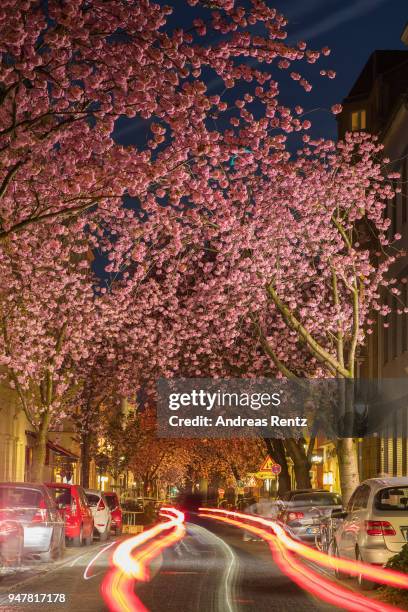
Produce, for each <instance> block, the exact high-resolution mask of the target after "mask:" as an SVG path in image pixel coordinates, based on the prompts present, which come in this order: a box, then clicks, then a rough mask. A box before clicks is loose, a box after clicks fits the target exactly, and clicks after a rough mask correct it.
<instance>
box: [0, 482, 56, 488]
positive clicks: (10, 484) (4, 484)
mask: <svg viewBox="0 0 408 612" xmlns="http://www.w3.org/2000/svg"><path fill="white" fill-rule="evenodd" d="M0 487H20V488H22V489H40V490H43V489H44V488H45V484H43V483H41V482H0Z"/></svg>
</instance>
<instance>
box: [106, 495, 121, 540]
mask: <svg viewBox="0 0 408 612" xmlns="http://www.w3.org/2000/svg"><path fill="white" fill-rule="evenodd" d="M103 494H104V496H105V497H106V501H107V502H108V506H109V510H110V513H111V517H112V523H111V529H112V531H114V532H115V534H116V535H120V534H121V533H122V508H121V507H120V503H119V499H118V496H117V494H116V493H115V492H114V491H109V492H108V493H106V492H105V491H104V492H103Z"/></svg>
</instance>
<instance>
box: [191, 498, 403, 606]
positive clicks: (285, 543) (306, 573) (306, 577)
mask: <svg viewBox="0 0 408 612" xmlns="http://www.w3.org/2000/svg"><path fill="white" fill-rule="evenodd" d="M199 516H203V517H207V518H213V519H216V520H219V521H222V522H224V523H228V524H230V525H233V526H235V527H239V528H241V529H245V530H246V531H251V532H252V533H254V534H256V535H258V536H260V537H261V538H263V539H264V540H266V541H267V542H268V544H269V546H270V548H271V552H272V555H273V558H274V561H275V563H276V564H277V565H278V567H279V568H280V569H281V571H282V572H283V573H285V574H286V575H287V576H288V577H289V578H290V579H291V580H293V581H294V582H295V583H296V584H298V585H299V586H301V587H302V588H303V589H305V590H307V591H309V592H310V593H311V594H313V595H314V596H316V597H319V598H320V599H323V600H325V601H327V602H329V603H330V604H333V605H336V606H339V607H342V608H344V609H346V610H353V611H357V610H373V611H381V612H387V611H391V610H393V611H394V612H395V611H396V610H399V608H396V607H394V606H389V605H387V604H385V603H382V602H378V601H374V600H372V599H369V598H367V597H364V596H363V595H360V594H358V593H355V592H352V591H350V590H348V589H345V588H343V587H341V586H339V585H337V584H336V583H335V582H332V581H330V580H328V579H326V578H324V577H323V576H321V575H320V574H319V573H317V572H315V571H313V570H312V569H311V568H310V567H308V566H307V565H305V564H303V563H300V562H299V561H298V560H297V559H296V557H295V556H294V553H296V554H297V555H299V556H301V557H303V558H305V559H307V560H310V561H313V562H315V563H317V564H319V565H322V566H324V567H328V568H338V569H339V570H341V571H345V572H346V573H349V574H353V575H360V574H362V575H364V576H365V577H366V578H367V579H370V580H373V581H375V582H381V583H383V584H388V585H392V586H395V587H399V588H408V580H407V576H406V575H405V574H402V573H400V572H395V571H392V570H388V569H383V568H379V567H376V566H372V565H369V564H366V563H362V562H359V561H351V560H348V559H339V558H332V557H329V556H328V555H326V554H325V553H322V552H320V551H317V550H315V549H313V548H311V547H310V546H306V545H305V544H302V543H301V542H299V541H297V540H294V539H293V538H291V537H290V536H289V535H288V534H287V533H286V531H285V530H284V529H283V528H282V527H281V525H279V524H278V523H276V522H275V521H271V520H268V519H263V518H261V517H256V516H251V515H247V514H242V513H239V512H230V511H227V510H220V509H215V508H214V509H213V508H200V515H199ZM251 523H255V525H254V524H252V525H251ZM256 525H258V526H256ZM271 530H272V531H273V533H271V532H270V531H271Z"/></svg>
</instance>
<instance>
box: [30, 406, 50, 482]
mask: <svg viewBox="0 0 408 612" xmlns="http://www.w3.org/2000/svg"><path fill="white" fill-rule="evenodd" d="M49 422H50V417H49V414H48V413H47V412H45V413H44V414H43V416H42V419H41V423H40V428H39V430H38V433H37V438H36V441H35V445H34V447H33V465H32V468H31V476H30V480H31V482H43V479H44V465H45V458H46V454H47V434H48V425H49Z"/></svg>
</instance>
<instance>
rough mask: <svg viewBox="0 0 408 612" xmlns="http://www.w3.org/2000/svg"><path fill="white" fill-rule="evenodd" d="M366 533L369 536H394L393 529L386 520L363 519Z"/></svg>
mask: <svg viewBox="0 0 408 612" xmlns="http://www.w3.org/2000/svg"><path fill="white" fill-rule="evenodd" d="M365 529H366V533H367V535H370V536H381V535H382V536H395V535H396V533H395V529H394V527H393V526H392V525H391V523H389V522H388V521H365Z"/></svg>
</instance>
